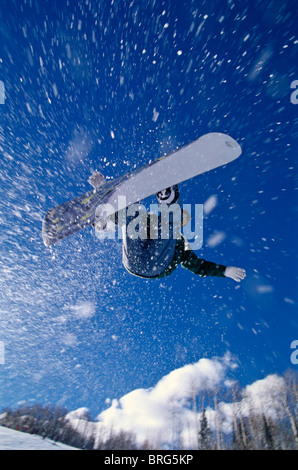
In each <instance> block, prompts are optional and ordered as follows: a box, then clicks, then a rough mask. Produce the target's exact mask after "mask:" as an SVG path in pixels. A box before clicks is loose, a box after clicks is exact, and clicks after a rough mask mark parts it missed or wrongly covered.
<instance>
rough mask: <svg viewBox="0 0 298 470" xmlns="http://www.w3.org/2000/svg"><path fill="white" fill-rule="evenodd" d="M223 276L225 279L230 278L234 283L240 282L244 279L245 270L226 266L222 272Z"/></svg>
mask: <svg viewBox="0 0 298 470" xmlns="http://www.w3.org/2000/svg"><path fill="white" fill-rule="evenodd" d="M224 275H225V277H230V278H231V279H233V280H234V281H236V282H240V281H242V280H243V279H244V278H245V276H246V272H245V269H242V268H235V267H234V266H228V267H227V268H226V270H225V272H224Z"/></svg>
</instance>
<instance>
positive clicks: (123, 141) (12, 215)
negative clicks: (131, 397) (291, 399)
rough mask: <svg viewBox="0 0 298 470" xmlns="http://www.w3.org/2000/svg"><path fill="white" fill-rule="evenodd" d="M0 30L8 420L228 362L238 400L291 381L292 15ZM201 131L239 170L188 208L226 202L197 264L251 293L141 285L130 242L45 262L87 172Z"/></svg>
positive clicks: (10, 19) (278, 6)
mask: <svg viewBox="0 0 298 470" xmlns="http://www.w3.org/2000/svg"><path fill="white" fill-rule="evenodd" d="M0 21H1V29H0V38H1V44H2V48H1V53H0V59H1V61H0V80H1V81H2V82H3V83H4V85H5V104H4V105H1V107H0V151H1V202H0V210H1V234H0V239H1V278H0V292H1V293H0V311H1V317H0V319H1V330H0V341H2V342H3V344H4V346H5V364H0V396H1V401H0V404H1V407H2V408H3V407H5V406H15V405H16V404H17V403H19V402H20V401H27V402H33V403H35V402H42V403H52V404H57V403H60V404H63V405H65V406H66V407H67V408H68V409H70V410H72V409H75V408H78V407H81V406H86V407H87V408H89V409H90V411H91V413H92V415H93V416H94V415H96V414H98V413H99V412H100V411H101V410H102V409H103V408H104V407H105V406H106V405H105V401H106V399H107V398H110V399H111V398H114V397H116V398H119V397H121V396H123V395H124V394H126V393H128V392H129V391H131V390H134V389H137V388H148V387H151V386H153V385H154V384H155V383H157V382H158V380H160V379H161V377H163V376H164V375H166V374H168V373H170V372H171V371H173V370H175V369H178V368H181V367H183V366H184V365H186V364H190V363H195V362H197V361H199V360H200V359H201V358H212V357H215V356H218V357H223V356H224V355H225V354H226V352H227V351H229V352H230V353H231V354H232V355H234V356H235V357H236V358H237V361H238V364H239V367H238V368H237V370H236V371H235V378H236V379H237V380H239V381H240V383H241V384H242V385H246V384H249V383H252V382H253V381H255V380H259V379H262V378H264V377H265V376H266V375H267V374H271V373H274V372H278V373H283V372H284V371H285V370H286V369H288V368H290V367H292V368H295V367H297V366H295V365H293V364H291V362H290V356H291V352H292V351H291V349H290V344H291V342H292V341H293V340H295V339H297V294H296V285H297V269H296V246H295V243H296V240H297V219H296V214H297V206H298V204H297V192H296V191H295V184H296V181H297V173H296V161H295V157H296V147H297V110H298V106H295V105H294V104H293V103H291V100H290V96H291V93H292V91H293V90H292V89H291V83H292V81H293V80H296V79H298V72H297V52H296V49H297V41H298V38H297V32H296V27H295V25H296V24H297V12H296V5H295V3H294V2H291V1H288V2H286V1H277V0H272V1H262V2H259V1H254V2H233V1H222V0H220V1H214V2H209V1H206V2H204V1H190V0H188V1H186V0H182V1H181V0H179V1H178V0H172V1H158V2H154V1H152V0H151V1H149V2H148V1H146V2H145V1H141V0H135V1H132V0H131V1H124V2H116V1H114V2H113V1H110V0H107V1H104V2H103V1H97V2H95V1H86V2H85V1H84V2H71V1H59V2H57V1H55V0H54V1H44V0H43V1H35V2H29V1H24V0H18V1H2V2H1V6H0ZM206 132H226V133H228V134H230V135H231V136H232V137H233V138H235V139H236V140H237V141H238V142H239V143H240V145H241V146H242V150H243V153H242V156H241V158H240V159H238V160H236V161H235V162H233V163H231V164H230V165H228V166H227V167H226V168H219V169H217V170H214V171H212V172H210V173H208V174H205V175H202V176H200V177H198V178H196V179H194V180H191V181H188V182H185V183H183V184H182V185H181V187H180V192H181V199H182V202H185V203H191V204H195V203H198V204H201V203H205V202H206V201H208V200H209V201H210V198H212V199H211V200H213V201H214V202H215V204H214V207H213V210H212V211H211V212H210V213H208V214H206V216H205V220H204V244H203V247H202V250H200V251H199V252H198V255H199V256H202V257H204V258H205V259H207V260H210V261H216V262H219V263H222V264H227V265H236V266H238V265H239V266H240V267H244V268H245V269H246V270H247V278H246V280H245V281H244V282H243V283H242V284H241V285H238V284H236V283H234V282H233V281H232V280H229V279H216V278H213V279H211V278H207V279H201V278H198V277H197V278H196V277H195V276H193V275H191V273H189V272H186V271H184V270H182V269H177V270H176V272H174V274H173V275H172V276H170V277H169V278H166V279H162V280H158V281H146V280H142V279H138V278H134V277H132V276H130V275H129V274H128V273H127V272H126V271H125V270H124V268H123V267H122V263H121V242H120V241H117V240H116V241H113V240H105V241H99V240H98V239H97V238H96V236H95V235H94V233H93V232H92V230H91V229H89V228H88V229H86V230H84V231H83V232H81V233H79V234H77V235H75V236H73V237H71V238H69V239H68V240H65V241H64V242H63V243H62V244H60V245H57V246H56V247H55V248H53V249H52V251H50V250H49V249H47V248H45V247H44V246H43V243H42V239H41V221H42V217H43V216H44V214H45V212H46V211H47V210H48V209H49V208H51V207H53V206H54V205H57V204H60V203H62V202H63V201H65V200H67V199H70V198H72V197H74V196H76V195H78V194H81V193H83V192H85V191H87V190H89V189H90V186H89V185H88V183H87V179H88V177H89V176H90V174H91V173H92V171H93V170H95V169H97V170H100V171H102V172H103V173H104V174H105V175H106V176H107V177H108V178H115V177H118V176H120V175H121V174H123V173H125V172H127V171H129V170H132V169H133V168H135V167H137V166H139V165H142V164H145V163H148V162H149V160H152V159H154V158H157V157H159V156H161V155H163V154H164V153H167V152H171V151H173V150H174V149H176V148H178V147H180V146H182V145H186V144H187V143H189V142H190V141H192V140H194V139H196V138H198V137H199V136H200V135H202V134H204V133H206ZM147 202H150V201H147ZM218 235H219V236H218ZM216 240H217V241H216Z"/></svg>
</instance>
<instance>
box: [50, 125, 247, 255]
mask: <svg viewBox="0 0 298 470" xmlns="http://www.w3.org/2000/svg"><path fill="white" fill-rule="evenodd" d="M240 154H241V147H240V145H239V144H238V143H237V142H236V141H235V140H234V139H232V138H231V137H230V136H228V135H226V134H222V133H217V132H214V133H209V134H205V135H203V136H202V137H200V138H199V139H197V140H195V141H194V142H192V143H190V144H188V145H186V146H185V147H182V148H181V149H179V150H177V151H175V152H173V153H171V154H169V155H167V156H164V157H161V158H159V159H158V160H156V161H154V162H153V163H149V164H148V165H144V166H142V167H140V168H138V169H137V170H133V171H131V172H130V173H127V174H125V175H123V176H121V177H119V178H117V179H115V180H113V181H108V182H106V183H104V184H103V185H102V186H100V188H98V189H97V190H91V191H88V192H87V193H85V194H83V195H80V196H77V197H75V198H74V199H71V200H70V201H66V202H64V203H63V204H61V205H59V206H57V207H54V208H53V209H51V210H49V211H48V212H47V214H46V215H45V217H44V220H43V225H42V236H43V242H44V244H45V245H46V246H52V245H54V244H55V243H58V242H59V241H62V240H63V239H65V238H67V237H69V236H70V235H72V234H75V233H77V232H78V231H80V230H82V229H83V228H85V227H87V226H89V225H91V224H94V223H95V222H96V221H97V220H99V218H98V217H96V208H97V207H98V206H99V205H101V204H109V207H110V213H109V214H107V213H106V214H105V217H106V216H107V215H111V214H113V213H115V212H116V211H117V210H121V209H124V208H125V207H127V206H129V205H131V204H133V203H136V202H139V201H140V200H142V199H145V198H146V197H149V196H152V195H153V194H156V193H157V192H159V191H162V190H163V189H165V188H168V187H170V186H173V185H175V184H179V183H181V182H182V181H186V180H188V179H190V178H193V177H195V176H198V175H200V174H202V173H205V172H207V171H210V170H212V169H215V168H217V167H219V166H223V165H226V164H227V163H229V162H231V161H233V160H235V159H236V158H238V157H239V156H240ZM121 196H122V197H121ZM123 196H125V197H124V198H123ZM120 200H121V203H120V205H119V201H120ZM121 204H122V205H121Z"/></svg>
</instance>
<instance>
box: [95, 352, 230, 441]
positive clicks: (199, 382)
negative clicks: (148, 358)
mask: <svg viewBox="0 0 298 470" xmlns="http://www.w3.org/2000/svg"><path fill="white" fill-rule="evenodd" d="M234 367H235V362H234V361H233V360H232V358H231V356H230V355H229V354H227V355H226V356H224V357H223V358H215V359H205V358H203V359H200V360H199V361H198V362H196V363H195V364H188V365H185V366H184V367H181V368H179V369H176V370H174V371H172V372H170V373H169V374H167V375H166V376H164V377H163V378H162V379H161V380H160V381H159V382H158V383H157V384H156V386H155V387H153V388H151V389H137V390H133V391H132V392H130V393H128V394H126V395H124V396H123V397H122V398H120V399H119V400H113V401H112V405H111V406H110V407H109V408H108V409H107V410H105V411H103V412H102V413H101V414H100V415H99V416H98V418H97V419H98V421H99V436H102V433H103V432H104V430H105V429H106V430H111V429H113V430H114V431H120V430H125V431H131V432H134V433H135V434H136V435H137V439H138V440H139V441H140V442H143V441H145V440H146V439H148V440H149V441H151V442H152V441H154V440H157V441H159V440H161V441H164V440H167V439H169V435H168V434H169V428H171V425H170V423H171V421H172V420H173V413H174V412H175V413H178V414H180V415H181V416H184V417H185V423H187V421H189V419H191V420H192V421H193V417H192V412H191V411H190V410H189V409H188V408H187V406H186V404H187V402H189V400H192V397H193V395H194V394H197V393H198V392H199V391H203V390H211V389H212V388H214V387H215V386H217V385H219V384H222V383H223V382H224V380H225V378H226V374H227V373H228V370H229V369H233V368H234ZM108 432H109V431H108Z"/></svg>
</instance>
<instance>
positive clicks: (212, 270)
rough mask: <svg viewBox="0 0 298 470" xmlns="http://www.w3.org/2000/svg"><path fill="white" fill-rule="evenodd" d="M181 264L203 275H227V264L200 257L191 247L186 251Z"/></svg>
mask: <svg viewBox="0 0 298 470" xmlns="http://www.w3.org/2000/svg"><path fill="white" fill-rule="evenodd" d="M181 266H182V267H183V268H185V269H188V270H189V271H191V272H193V273H194V274H197V275H198V276H201V277H205V276H217V277H225V275H224V272H225V270H226V266H224V265H222V264H216V263H213V262H211V261H206V260H204V259H202V258H198V257H197V255H196V254H195V253H194V252H193V251H192V250H190V249H188V250H185V251H184V253H183V258H182V261H181Z"/></svg>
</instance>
